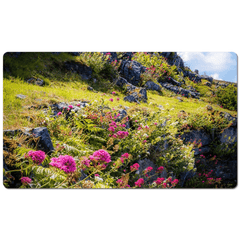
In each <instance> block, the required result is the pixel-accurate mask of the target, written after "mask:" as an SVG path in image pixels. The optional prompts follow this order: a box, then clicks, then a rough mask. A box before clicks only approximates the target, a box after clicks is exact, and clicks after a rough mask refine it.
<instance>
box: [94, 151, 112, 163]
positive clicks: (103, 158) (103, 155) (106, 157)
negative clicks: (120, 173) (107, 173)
mask: <svg viewBox="0 0 240 240" xmlns="http://www.w3.org/2000/svg"><path fill="white" fill-rule="evenodd" d="M89 158H90V160H92V161H97V162H100V163H101V162H102V163H109V162H111V156H110V154H109V153H108V152H107V151H106V150H103V149H100V150H98V151H96V152H94V153H93V155H90V156H89Z"/></svg>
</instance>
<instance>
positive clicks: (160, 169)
mask: <svg viewBox="0 0 240 240" xmlns="http://www.w3.org/2000/svg"><path fill="white" fill-rule="evenodd" d="M163 169H164V167H163V166H161V167H159V168H158V169H157V171H156V172H158V173H161V172H162V171H163Z"/></svg>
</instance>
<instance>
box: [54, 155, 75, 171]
mask: <svg viewBox="0 0 240 240" xmlns="http://www.w3.org/2000/svg"><path fill="white" fill-rule="evenodd" d="M49 165H51V166H54V167H57V168H59V169H61V170H63V171H64V172H65V173H71V172H75V170H76V162H75V160H74V158H73V157H72V156H68V155H65V156H63V155H60V156H59V157H58V158H51V163H49Z"/></svg>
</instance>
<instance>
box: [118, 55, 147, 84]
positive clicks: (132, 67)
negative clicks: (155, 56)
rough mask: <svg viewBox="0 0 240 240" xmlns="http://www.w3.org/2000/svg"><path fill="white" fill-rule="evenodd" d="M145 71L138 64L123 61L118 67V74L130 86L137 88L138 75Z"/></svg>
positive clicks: (144, 68)
mask: <svg viewBox="0 0 240 240" xmlns="http://www.w3.org/2000/svg"><path fill="white" fill-rule="evenodd" d="M145 71H146V67H144V66H142V65H141V64H140V63H139V62H136V61H128V60H123V61H122V63H121V66H120V74H121V75H122V76H123V77H124V78H125V79H126V80H127V81H128V82H129V83H131V84H133V85H135V86H138V85H139V83H140V75H141V74H142V73H143V72H145Z"/></svg>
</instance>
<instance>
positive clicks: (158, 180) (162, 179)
mask: <svg viewBox="0 0 240 240" xmlns="http://www.w3.org/2000/svg"><path fill="white" fill-rule="evenodd" d="M164 180H165V178H157V180H156V181H154V182H155V183H156V184H157V185H161V184H162V183H163V181H164Z"/></svg>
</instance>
